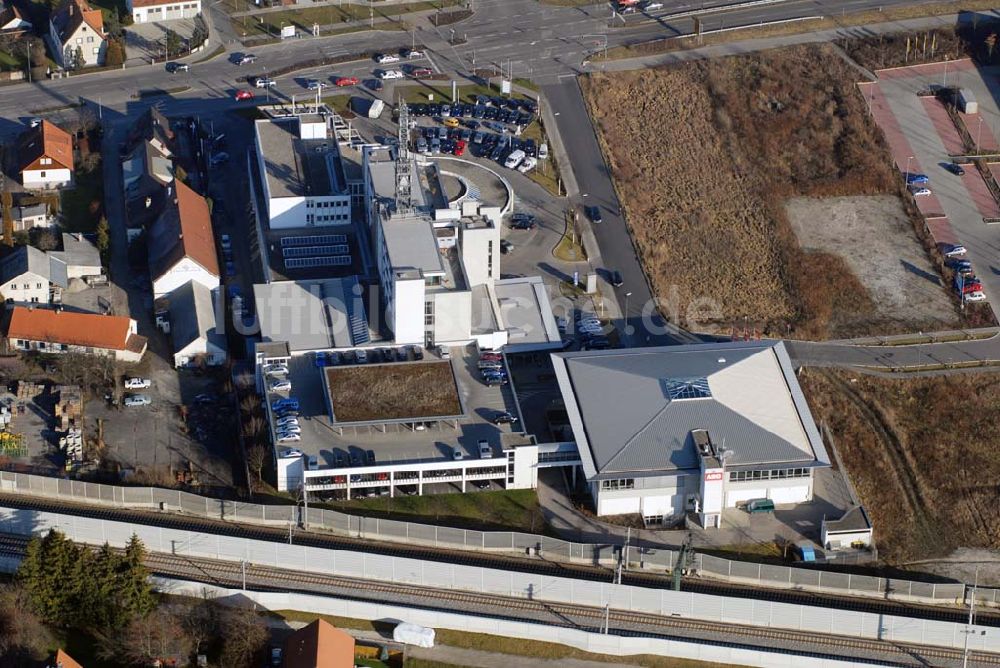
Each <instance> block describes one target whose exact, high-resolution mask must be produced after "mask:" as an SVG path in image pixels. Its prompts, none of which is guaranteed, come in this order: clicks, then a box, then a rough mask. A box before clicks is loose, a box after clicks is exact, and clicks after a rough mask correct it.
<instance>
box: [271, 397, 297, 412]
mask: <svg viewBox="0 0 1000 668" xmlns="http://www.w3.org/2000/svg"><path fill="white" fill-rule="evenodd" d="M271 408H272V409H273V410H276V411H284V410H291V411H297V410H299V400H298V399H296V398H295V397H289V398H287V399H276V400H275V401H274V403H273V404H271Z"/></svg>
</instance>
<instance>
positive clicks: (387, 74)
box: [378, 70, 403, 79]
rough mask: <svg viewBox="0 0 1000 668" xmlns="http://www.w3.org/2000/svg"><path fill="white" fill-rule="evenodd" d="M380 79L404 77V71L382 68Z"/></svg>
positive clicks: (379, 74)
mask: <svg viewBox="0 0 1000 668" xmlns="http://www.w3.org/2000/svg"><path fill="white" fill-rule="evenodd" d="M378 77H379V79H402V78H403V73H402V72H401V71H400V70H382V71H380V72H379V73H378Z"/></svg>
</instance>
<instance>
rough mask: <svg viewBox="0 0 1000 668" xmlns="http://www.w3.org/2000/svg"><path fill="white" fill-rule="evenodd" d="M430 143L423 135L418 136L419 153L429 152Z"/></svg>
mask: <svg viewBox="0 0 1000 668" xmlns="http://www.w3.org/2000/svg"><path fill="white" fill-rule="evenodd" d="M427 150H428V145H427V140H426V139H424V138H423V137H418V138H417V153H427Z"/></svg>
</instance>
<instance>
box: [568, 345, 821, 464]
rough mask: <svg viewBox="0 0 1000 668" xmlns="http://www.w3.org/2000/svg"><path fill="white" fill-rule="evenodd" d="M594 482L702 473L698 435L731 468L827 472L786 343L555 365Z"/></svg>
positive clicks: (604, 355)
mask: <svg viewBox="0 0 1000 668" xmlns="http://www.w3.org/2000/svg"><path fill="white" fill-rule="evenodd" d="M553 363H554V366H555V370H556V377H557V378H558V380H559V384H560V389H561V390H562V394H563V398H564V400H565V401H566V408H567V412H568V413H569V415H570V420H571V423H572V426H573V431H574V435H575V437H576V441H577V445H578V447H579V449H580V454H581V457H582V459H583V461H584V468H585V469H590V470H588V471H587V474H588V477H590V476H593V475H596V474H624V473H632V474H641V473H654V472H658V471H664V472H668V471H678V470H684V469H698V467H699V462H698V455H697V452H696V449H695V447H694V444H693V443H692V440H691V432H692V430H696V429H706V430H708V432H709V435H710V436H711V439H712V442H713V443H715V444H716V445H717V446H724V447H725V449H727V450H729V451H730V452H731V455H730V457H729V459H728V461H727V466H729V467H731V468H741V467H747V466H761V465H764V466H768V465H789V464H793V463H795V464H803V463H812V462H817V461H818V462H821V463H826V452H825V449H824V448H823V445H822V441H821V439H820V436H819V432H818V431H817V429H816V425H815V424H814V422H813V419H812V415H811V414H810V412H809V408H808V406H807V405H806V403H805V399H804V397H803V396H802V393H801V390H800V389H799V386H798V382H797V381H796V379H795V374H794V372H793V370H792V367H791V363H790V361H789V359H788V355H787V353H786V351H785V348H784V344H783V343H781V342H773V341H771V342H751V343H744V342H736V343H723V344H696V345H686V346H669V347H662V348H638V349H630V350H607V351H594V352H586V353H561V354H557V355H554V356H553Z"/></svg>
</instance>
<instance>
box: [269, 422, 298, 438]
mask: <svg viewBox="0 0 1000 668" xmlns="http://www.w3.org/2000/svg"><path fill="white" fill-rule="evenodd" d="M275 433H276V434H277V435H278V437H279V438H280V437H282V436H290V435H292V434H294V435H296V436H298V435H300V434H301V433H302V427H300V426H299V425H297V424H286V425H283V426H281V427H278V428H277V429H276V430H275Z"/></svg>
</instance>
